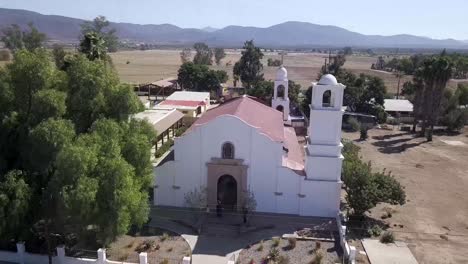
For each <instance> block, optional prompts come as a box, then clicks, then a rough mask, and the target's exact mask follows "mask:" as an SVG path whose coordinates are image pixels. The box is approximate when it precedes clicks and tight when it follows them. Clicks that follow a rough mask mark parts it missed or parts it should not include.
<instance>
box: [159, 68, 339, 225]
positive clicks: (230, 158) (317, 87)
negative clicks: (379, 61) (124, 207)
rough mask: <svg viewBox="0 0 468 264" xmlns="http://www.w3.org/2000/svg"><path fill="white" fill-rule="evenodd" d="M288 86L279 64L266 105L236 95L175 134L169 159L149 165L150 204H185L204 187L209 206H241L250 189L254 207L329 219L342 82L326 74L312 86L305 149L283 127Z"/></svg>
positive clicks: (335, 196) (333, 210)
mask: <svg viewBox="0 0 468 264" xmlns="http://www.w3.org/2000/svg"><path fill="white" fill-rule="evenodd" d="M287 87H288V79H287V71H286V69H285V68H283V67H281V68H280V69H279V70H278V72H277V76H276V80H275V89H274V96H273V99H272V107H269V106H266V105H264V104H262V103H260V102H258V101H256V100H255V98H251V97H246V96H244V97H239V98H236V99H233V100H231V101H229V102H227V103H225V104H223V105H220V106H218V107H216V108H213V109H211V110H209V111H207V112H206V113H204V114H203V115H202V117H201V118H199V119H198V120H197V121H196V122H195V123H194V124H193V125H192V126H191V127H190V128H189V129H188V130H187V131H186V132H185V134H184V135H183V136H181V137H179V138H176V139H175V143H174V158H173V160H170V161H166V162H164V163H163V164H162V165H160V166H158V167H156V168H155V181H154V182H155V186H154V203H155V205H162V206H178V207H185V206H186V204H185V199H184V197H185V195H186V194H187V193H189V192H191V191H193V190H197V189H198V190H206V192H207V200H208V201H207V202H208V207H210V208H214V207H215V206H216V205H217V204H222V205H223V207H225V208H232V209H234V210H240V205H241V201H242V199H243V197H244V196H245V195H246V193H247V192H250V193H252V194H253V195H254V197H255V200H256V203H257V208H256V211H259V212H269V213H284V214H296V215H303V216H321V217H334V216H336V214H337V213H338V212H339V205H340V191H341V184H342V182H341V164H342V160H343V156H342V155H341V149H342V144H341V119H342V115H343V110H342V101H343V91H344V88H345V87H344V86H343V85H342V84H339V83H337V81H336V79H335V77H333V76H332V75H324V76H323V77H322V78H321V79H320V81H319V82H318V83H317V84H313V92H312V103H311V111H310V122H309V127H308V136H307V138H306V139H307V144H306V146H301V145H300V144H299V142H298V139H297V136H296V133H295V131H294V128H292V127H291V126H289V125H288V120H289V98H288V89H287Z"/></svg>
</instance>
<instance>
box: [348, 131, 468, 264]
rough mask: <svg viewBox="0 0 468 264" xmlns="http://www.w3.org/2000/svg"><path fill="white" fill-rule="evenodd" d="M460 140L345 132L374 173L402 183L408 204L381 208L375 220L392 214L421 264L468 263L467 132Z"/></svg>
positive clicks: (394, 224) (396, 228) (393, 227)
mask: <svg viewBox="0 0 468 264" xmlns="http://www.w3.org/2000/svg"><path fill="white" fill-rule="evenodd" d="M465 130H466V131H465V133H462V134H460V135H452V136H449V135H438V136H435V137H434V141H433V142H430V143H427V142H425V140H424V138H415V137H413V135H411V134H408V133H403V132H400V131H398V130H396V129H395V130H394V131H388V130H377V129H373V130H370V131H369V139H368V140H367V141H358V140H357V139H358V138H359V133H344V135H343V137H344V138H348V139H351V140H355V143H356V144H357V145H358V146H360V147H361V154H362V156H363V159H364V160H370V161H372V164H373V166H374V169H383V168H386V169H387V170H389V171H392V173H393V175H394V176H395V177H396V178H397V179H398V180H399V181H400V182H401V183H402V184H403V186H404V187H405V190H406V195H407V203H406V204H405V205H403V206H389V205H385V204H382V205H379V206H377V208H375V209H374V210H372V212H371V216H373V217H374V218H375V219H381V216H382V215H384V212H386V211H388V210H391V211H392V212H393V213H392V217H391V218H387V219H385V220H384V221H385V222H387V223H388V224H389V225H390V228H391V230H392V231H394V234H395V235H396V238H397V240H401V241H405V242H407V243H408V245H409V247H410V249H411V251H412V252H413V254H414V256H415V257H416V259H417V260H418V261H419V263H468V250H467V248H468V196H467V195H466V194H467V193H468V163H467V162H466V161H467V159H466V157H467V156H468V129H467V128H465Z"/></svg>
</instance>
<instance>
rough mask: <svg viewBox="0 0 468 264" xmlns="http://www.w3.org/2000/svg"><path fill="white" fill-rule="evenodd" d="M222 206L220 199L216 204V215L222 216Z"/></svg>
mask: <svg viewBox="0 0 468 264" xmlns="http://www.w3.org/2000/svg"><path fill="white" fill-rule="evenodd" d="M221 211H222V206H221V201H220V200H218V204H217V205H216V216H218V217H222V216H223V215H222V212H221Z"/></svg>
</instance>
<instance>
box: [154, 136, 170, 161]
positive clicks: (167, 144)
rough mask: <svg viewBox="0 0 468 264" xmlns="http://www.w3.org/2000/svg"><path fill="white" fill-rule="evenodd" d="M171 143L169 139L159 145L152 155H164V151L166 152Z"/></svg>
mask: <svg viewBox="0 0 468 264" xmlns="http://www.w3.org/2000/svg"><path fill="white" fill-rule="evenodd" d="M172 145H174V141H173V140H172V139H169V140H168V141H166V142H165V143H164V144H163V145H162V146H161V147H159V148H158V150H156V152H155V153H154V156H155V157H156V158H160V157H161V156H162V155H164V153H166V152H167V151H168V150H169V149H170V148H171V147H172Z"/></svg>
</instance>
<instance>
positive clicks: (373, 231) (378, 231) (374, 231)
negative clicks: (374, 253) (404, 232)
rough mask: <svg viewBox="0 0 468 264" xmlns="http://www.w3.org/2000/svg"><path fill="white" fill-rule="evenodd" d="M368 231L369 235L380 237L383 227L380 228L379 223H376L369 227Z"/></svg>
mask: <svg viewBox="0 0 468 264" xmlns="http://www.w3.org/2000/svg"><path fill="white" fill-rule="evenodd" d="M367 233H368V234H369V236H374V237H378V236H380V235H381V234H382V228H380V226H378V225H374V226H373V227H371V228H369V229H367Z"/></svg>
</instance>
